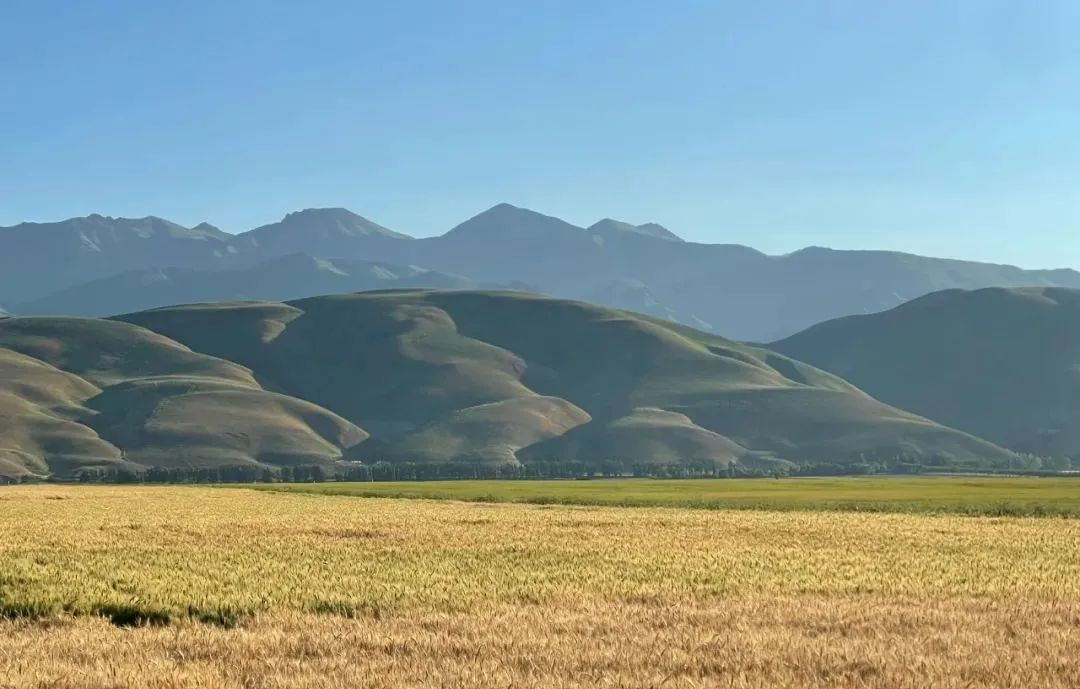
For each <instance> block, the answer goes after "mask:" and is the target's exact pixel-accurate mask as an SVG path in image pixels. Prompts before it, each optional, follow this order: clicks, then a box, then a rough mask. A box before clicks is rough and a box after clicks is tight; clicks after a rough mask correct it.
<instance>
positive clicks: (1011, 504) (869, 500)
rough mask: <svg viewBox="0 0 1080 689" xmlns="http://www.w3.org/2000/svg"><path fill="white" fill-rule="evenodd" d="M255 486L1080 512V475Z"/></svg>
mask: <svg viewBox="0 0 1080 689" xmlns="http://www.w3.org/2000/svg"><path fill="white" fill-rule="evenodd" d="M255 487H256V488H258V489H262V490H272V491H295V492H303V493H314V494H321V495H350V496H354V497H370V498H375V497H385V498H424V499H431V500H462V501H470V502H517V503H527V504H534V505H598V506H604V505H610V506H623V507H686V508H694V509H751V510H761V509H765V510H833V511H845V512H907V513H952V514H973V515H985V516H1048V515H1057V516H1073V517H1076V516H1080V476H1078V477H1075V478H1073V477H1040V478H1034V477H999V476H912V477H898V476H874V477H866V478H852V477H842V478H810V477H806V478H781V479H722V480H656V479H605V480H588V481H585V480H582V481H572V480H571V481H424V482H417V481H404V482H385V483H376V482H372V483H302V484H267V485H257V486H255Z"/></svg>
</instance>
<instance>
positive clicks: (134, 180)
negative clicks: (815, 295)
mask: <svg viewBox="0 0 1080 689" xmlns="http://www.w3.org/2000/svg"><path fill="white" fill-rule="evenodd" d="M1078 36H1080V3H1077V2H1072V1H1068V0H1062V1H1060V2H1054V1H1052V0H1032V1H1030V2H994V1H989V0H986V1H980V2H975V1H967V2H965V1H951V2H950V1H947V2H940V1H936V0H935V1H926V2H922V1H916V0H904V1H899V0H898V1H895V2H894V1H887V0H881V1H873V2H864V1H863V0H844V1H841V0H834V1H820V2H814V1H812V0H792V1H791V2H773V1H768V0H755V1H753V2H742V1H732V2H721V1H719V0H713V1H709V2H690V1H680V0H670V1H669V2H659V1H653V2H639V1H637V0H619V1H617V2H607V1H601V0H590V1H588V2H583V1H581V0H575V1H573V2H563V1H561V0H545V1H544V2H517V1H516V0H500V1H492V2H474V1H470V0H461V1H458V2H443V1H441V0H440V1H435V0H426V1H410V0H394V1H382V2H363V1H355V2H345V1H340V2H338V1H320V0H309V1H307V2H298V1H292V2H273V1H271V0H261V1H259V2H254V1H251V0H230V1H229V2H222V1H220V0H218V1H214V2H206V1H203V0H188V1H185V2H156V1H151V0H131V1H128V0H123V1H120V0H93V1H87V2H76V1H73V0H63V1H58V0H2V2H0V37H2V41H3V43H2V46H3V47H2V49H0V225H9V224H14V223H16V222H19V221H23V220H53V219H59V218H64V217H68V216H73V215H85V214H88V213H92V212H99V213H103V214H106V215H125V216H142V215H148V214H153V215H161V216H164V217H168V218H170V219H173V220H176V221H177V222H181V223H184V224H195V223H197V222H199V221H202V220H207V221H210V222H213V223H214V224H217V225H219V226H221V227H222V228H223V229H226V230H229V231H240V230H244V229H248V228H250V227H252V226H255V225H258V224H261V223H264V222H271V221H274V220H277V219H278V218H279V217H280V216H282V215H283V214H284V213H286V212H288V211H291V210H295V209H299V208H304V207H315V206H346V207H348V208H351V209H352V210H354V211H356V212H358V213H361V214H362V215H365V216H368V217H370V218H372V219H373V220H376V221H377V222H380V223H382V224H384V225H387V226H390V227H392V228H395V229H399V230H401V231H405V232H409V233H412V234H417V235H427V234H437V233H441V232H443V231H445V230H446V229H449V228H450V227H451V226H452V225H454V224H456V223H457V222H459V221H461V220H463V219H465V218H467V217H469V216H471V215H473V214H475V213H477V212H479V211H480V210H483V209H484V208H486V207H488V206H491V205H493V204H495V203H497V202H500V201H508V202H511V203H514V204H517V205H522V206H527V207H530V208H534V209H536V210H540V211H542V212H545V213H549V214H552V215H558V216H560V217H563V218H565V219H567V220H569V221H571V222H575V223H579V224H588V223H591V222H593V221H594V220H597V219H599V218H601V217H604V216H612V217H616V218H619V219H625V220H629V221H633V222H646V221H657V222H660V223H663V224H664V225H666V226H668V227H670V228H671V229H672V230H674V231H676V232H678V233H680V234H682V235H683V236H684V237H686V238H688V239H693V240H698V241H709V242H739V243H745V244H750V245H753V246H756V247H758V248H760V249H763V250H766V251H769V252H773V253H779V252H786V251H790V250H793V249H796V248H799V247H802V246H804V245H809V244H816V245H825V246H835V247H844V248H892V249H901V250H907V251H913V252H919V253H926V254H933V255H943V256H959V257H970V258H975V259H981V260H996V261H1003V262H1010V263H1017V264H1020V265H1024V266H1058V265H1071V266H1073V267H1080V40H1078V39H1077V37H1078Z"/></svg>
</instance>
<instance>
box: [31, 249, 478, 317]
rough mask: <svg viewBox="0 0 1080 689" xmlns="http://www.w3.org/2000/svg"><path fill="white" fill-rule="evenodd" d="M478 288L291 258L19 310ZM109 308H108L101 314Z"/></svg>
mask: <svg viewBox="0 0 1080 689" xmlns="http://www.w3.org/2000/svg"><path fill="white" fill-rule="evenodd" d="M414 287H430V288H437V289H468V288H475V287H476V284H475V283H473V282H472V281H471V280H469V279H467V278H463V277H458V276H454V275H447V274H445V273H439V272H436V271H431V270H424V269H423V268H417V267H415V266H394V265H389V264H385V263H371V262H367V261H356V260H350V259H335V260H330V259H319V258H312V257H311V256H308V255H306V254H292V255H290V256H285V257H282V258H278V259H273V260H270V261H266V262H265V263H259V264H257V265H255V266H252V267H251V268H245V269H241V270H220V271H206V270H191V269H185V268H164V269H152V270H139V271H131V272H128V273H121V274H120V275H116V276H113V277H108V278H102V279H100V280H95V281H93V282H89V283H86V284H84V285H80V286H78V287H71V288H68V289H65V290H61V291H59V292H56V293H54V294H51V295H49V296H48V297H44V298H42V299H38V300H35V301H32V302H28V303H25V304H20V305H19V306H18V311H20V312H22V313H32V314H37V315H64V316H108V315H112V314H116V313H128V312H131V311H141V310H144V309H152V308H156V307H159V306H168V305H171V304H191V303H195V302H209V301H244V300H265V301H275V300H282V299H293V298H300V297H308V296H315V295H319V294H334V293H338V292H359V291H362V290H372V289H388V288H398V289H401V288H414ZM103 305H107V308H108V310H107V311H102V306H103Z"/></svg>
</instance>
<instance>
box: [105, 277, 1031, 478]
mask: <svg viewBox="0 0 1080 689" xmlns="http://www.w3.org/2000/svg"><path fill="white" fill-rule="evenodd" d="M119 320H122V321H125V322H130V323H135V324H138V325H141V326H143V327H145V328H148V329H150V330H153V331H155V332H159V333H161V334H163V335H165V336H167V337H170V338H172V339H174V340H177V341H179V342H183V343H184V344H186V345H188V346H189V347H191V348H192V349H193V350H195V351H198V352H202V353H205V354H209V355H213V356H215V357H221V358H223V359H229V360H231V361H234V362H237V363H239V364H241V365H243V366H245V367H247V368H249V369H250V370H251V371H252V372H253V374H254V376H255V379H256V380H257V381H258V382H259V384H260V385H261V386H263V387H264V388H266V389H268V390H273V391H276V392H279V393H282V394H285V395H289V396H292V397H296V398H299V399H303V400H307V401H309V402H311V403H314V404H317V405H319V406H321V407H323V408H325V409H329V410H332V411H333V412H334V413H336V414H339V415H340V416H342V417H343V418H345V419H348V421H350V422H351V423H353V424H355V425H356V426H358V427H360V428H363V429H365V430H366V431H368V432H370V433H371V434H372V438H371V439H370V440H369V441H368V442H366V443H364V444H363V445H361V446H359V448H358V449H357V451H356V456H358V457H361V458H363V459H365V460H387V461H392V462H413V463H420V464H437V463H447V462H455V463H461V462H479V463H485V464H488V465H491V464H503V463H505V464H509V465H516V464H518V463H519V462H526V463H530V462H541V461H546V462H552V461H555V462H558V461H589V462H597V461H603V460H608V459H612V460H619V461H621V462H622V463H623V464H624V465H639V464H640V465H656V464H665V465H666V464H677V465H681V466H686V465H688V464H690V465H693V466H697V467H701V468H703V469H706V470H715V469H723V468H726V467H728V466H729V464H730V463H731V462H736V463H737V465H739V466H747V465H748V466H754V467H770V466H776V467H782V466H791V465H792V464H806V463H830V464H853V463H859V462H863V461H889V460H892V459H894V458H896V457H898V456H900V455H904V456H906V457H908V458H909V459H912V460H914V459H922V460H931V459H936V460H937V461H940V462H943V463H946V464H954V465H959V464H962V465H998V466H1002V465H1005V464H1007V463H1008V461H1009V457H1010V455H1009V453H1007V452H1005V451H1003V450H1002V449H1000V448H998V447H995V446H994V445H991V444H989V443H986V442H983V441H981V440H978V439H976V438H973V437H971V436H969V435H966V434H963V433H959V432H956V431H953V430H950V429H947V428H944V427H942V426H939V425H937V424H935V423H932V422H930V421H927V420H926V419H923V418H920V417H917V416H914V415H912V414H909V413H906V412H901V411H899V410H897V409H894V408H892V407H889V406H887V405H885V404H882V403H880V402H878V401H876V400H874V399H872V398H870V397H869V396H867V395H865V394H864V393H862V392H860V391H859V390H857V389H855V388H853V387H852V386H851V385H849V384H847V383H845V382H844V381H842V380H839V379H837V378H836V377H835V376H832V375H830V374H827V373H824V372H822V371H819V370H817V369H814V368H813V367H810V366H806V365H804V364H801V363H799V362H796V361H792V360H790V359H788V358H786V357H784V356H782V355H778V354H775V353H772V352H767V351H764V350H761V349H756V348H753V347H748V346H745V345H740V344H737V343H734V342H731V341H728V340H724V339H723V338H719V337H717V336H714V335H707V334H705V333H701V332H698V331H695V330H693V329H690V328H687V327H684V326H674V325H672V324H668V323H665V322H663V321H658V320H655V319H652V318H648V317H644V316H640V315H637V314H632V313H628V312H623V311H618V310H614V309H610V308H603V307H598V306H593V305H589V304H584V303H580V302H572V301H565V300H559V299H552V298H547V297H540V296H536V295H530V294H524V293H510V292H467V291H454V292H439V291H388V292H368V293H362V294H348V295H337V296H328V297H317V298H312V299H303V300H298V301H294V302H289V303H286V304H281V303H241V304H232V305H230V304H210V305H207V304H203V305H194V306H182V307H174V308H165V309H157V310H153V311H146V312H141V313H136V314H131V315H127V316H121V317H119Z"/></svg>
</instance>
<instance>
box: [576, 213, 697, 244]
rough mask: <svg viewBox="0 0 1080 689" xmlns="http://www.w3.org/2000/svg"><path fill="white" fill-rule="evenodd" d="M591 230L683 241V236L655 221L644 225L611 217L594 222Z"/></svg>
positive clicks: (590, 227)
mask: <svg viewBox="0 0 1080 689" xmlns="http://www.w3.org/2000/svg"><path fill="white" fill-rule="evenodd" d="M589 232H598V233H605V234H607V233H615V232H633V233H634V234H641V235H645V236H647V237H655V238H657V239H667V240H669V241H673V242H681V241H683V239H682V237H680V236H679V235H677V234H675V233H674V232H672V231H671V230H669V229H667V228H666V227H664V226H663V225H658V224H656V223H654V222H649V223H645V224H644V225H632V224H630V223H628V222H622V221H619V220H613V219H611V218H604V219H603V220H600V221H599V222H596V223H593V224H592V225H591V226H589Z"/></svg>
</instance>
